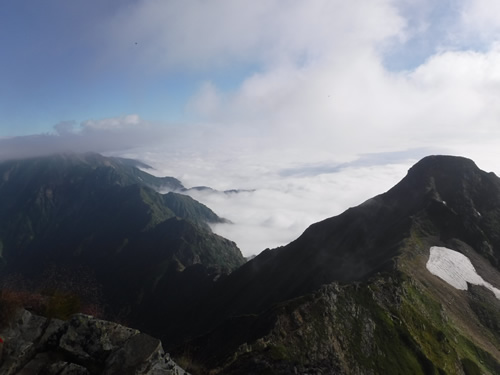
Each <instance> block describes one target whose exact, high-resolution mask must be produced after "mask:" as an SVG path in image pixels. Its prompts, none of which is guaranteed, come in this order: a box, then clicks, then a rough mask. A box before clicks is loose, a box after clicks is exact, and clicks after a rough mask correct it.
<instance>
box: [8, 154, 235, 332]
mask: <svg viewBox="0 0 500 375" xmlns="http://www.w3.org/2000/svg"><path fill="white" fill-rule="evenodd" d="M139 166H141V167H144V166H143V165H139ZM153 187H154V188H157V189H167V190H168V189H178V188H181V189H182V188H183V187H182V184H181V183H180V182H179V181H178V180H176V179H174V178H170V177H166V178H158V177H154V176H152V175H149V174H147V173H146V172H144V171H142V170H140V169H138V168H137V162H133V161H130V160H124V159H119V158H107V157H103V156H101V155H97V154H83V155H80V154H64V155H54V156H50V157H44V158H35V159H27V160H14V161H6V162H2V163H0V256H1V258H0V259H1V261H2V264H3V267H2V268H3V270H2V273H3V275H6V274H20V275H22V276H23V277H24V278H28V279H31V280H38V279H40V278H42V279H43V278H44V277H46V275H45V274H46V273H47V270H51V269H53V268H54V267H55V268H64V269H68V270H76V269H82V268H83V269H85V270H88V272H89V273H91V274H92V275H93V277H95V279H96V281H97V282H98V283H99V284H101V285H102V288H103V290H104V293H105V296H106V301H107V302H108V303H109V305H110V308H111V310H112V311H115V312H116V311H121V310H123V309H125V310H126V311H128V312H127V316H131V317H134V316H136V315H137V314H136V312H135V311H136V310H137V309H147V308H153V307H152V306H151V305H150V306H146V305H144V301H146V300H147V301H150V303H151V304H154V303H156V302H157V301H156V299H159V298H160V296H161V299H162V300H166V301H170V300H169V295H168V293H167V294H165V290H164V289H165V286H162V285H163V284H164V283H162V280H165V279H169V278H170V279H171V278H174V279H175V278H177V277H181V276H180V274H181V273H183V272H184V271H185V270H187V269H189V268H190V267H195V268H196V269H197V270H198V271H197V272H198V273H199V274H200V275H203V277H201V276H196V277H193V278H192V280H193V283H194V284H193V285H190V286H189V287H190V288H192V289H193V291H197V290H200V293H201V291H204V290H206V289H207V288H210V286H211V285H212V284H213V280H214V279H216V278H218V277H220V276H221V275H226V274H228V273H230V272H231V271H232V270H234V269H235V268H237V267H239V266H240V265H241V264H243V263H244V258H243V256H242V255H241V252H240V251H239V249H238V248H237V247H236V245H235V244H234V243H233V242H231V241H229V240H226V239H224V238H222V237H220V236H218V235H216V234H214V233H213V232H212V231H211V229H210V227H209V224H210V223H218V222H223V221H224V219H222V218H220V217H218V216H217V215H216V214H215V213H214V212H213V211H212V210H210V209H209V208H208V207H206V206H204V205H202V204H201V203H199V202H197V201H195V200H194V199H192V198H190V197H188V196H185V195H181V194H177V193H174V192H169V193H167V194H159V193H158V192H156V191H155V190H154V189H153ZM70 272H71V271H70ZM188 273H189V272H188ZM188 273H186V275H187V274H188ZM182 278H183V280H184V282H185V283H186V285H188V284H189V283H190V280H191V279H189V278H188V277H186V276H185V275H184V276H182ZM199 284H200V285H199ZM198 287H199V288H198ZM162 288H163V289H162ZM197 293H198V292H196V293H195V294H196V295H197ZM155 296H156V297H155ZM166 316H168V312H166ZM132 323H134V322H132ZM139 323H142V319H139V318H138V320H137V322H135V324H139ZM148 323H149V322H148ZM142 328H144V329H146V330H147V329H148V328H149V329H150V328H151V327H150V325H148V324H146V325H143V327H142Z"/></svg>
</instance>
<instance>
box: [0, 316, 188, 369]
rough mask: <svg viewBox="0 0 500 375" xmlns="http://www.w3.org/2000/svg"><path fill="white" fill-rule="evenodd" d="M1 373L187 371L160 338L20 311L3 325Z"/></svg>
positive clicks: (80, 318)
mask: <svg viewBox="0 0 500 375" xmlns="http://www.w3.org/2000/svg"><path fill="white" fill-rule="evenodd" d="M0 336H1V337H2V338H3V340H4V346H3V358H2V362H1V364H0V374H2V375H15V374H16V375H21V374H22V375H31V374H33V375H35V374H40V375H56V374H57V375H70V374H71V375H93V374H96V375H97V374H99V375H100V374H102V375H113V374H120V375H139V374H141V375H142V374H144V375H185V374H187V372H185V371H184V370H183V369H181V368H180V367H179V366H178V365H177V364H176V363H175V362H174V361H173V360H172V359H170V357H169V355H168V354H165V353H164V351H163V348H162V344H161V342H160V340H158V339H156V338H153V337H151V336H149V335H146V334H144V333H141V332H139V331H137V330H134V329H131V328H127V327H124V326H122V325H119V324H117V323H113V322H109V321H105V320H100V319H96V318H94V317H92V316H89V315H83V314H76V315H74V316H72V317H71V319H69V320H68V321H62V320H58V319H46V318H44V317H41V316H37V315H34V314H31V313H30V312H29V311H27V310H19V311H18V312H17V313H16V316H15V317H14V319H12V321H11V322H10V324H8V325H7V326H6V327H5V328H4V329H2V330H1V332H0Z"/></svg>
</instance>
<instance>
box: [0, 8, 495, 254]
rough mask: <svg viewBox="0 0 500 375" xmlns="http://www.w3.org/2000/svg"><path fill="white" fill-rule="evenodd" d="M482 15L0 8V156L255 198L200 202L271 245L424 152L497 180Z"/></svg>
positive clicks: (391, 179)
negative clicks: (97, 155)
mask: <svg viewBox="0 0 500 375" xmlns="http://www.w3.org/2000/svg"><path fill="white" fill-rule="evenodd" d="M498 14H500V2H498V1H497V0H457V1H451V0H443V1H434V0H355V1H345V0H309V1H303V0H266V1H255V2H248V1H244V0H212V1H207V0H192V1H186V0H123V1H116V0H99V1H97V0H95V1H92V0H72V1H66V0H45V1H33V0H6V1H4V2H3V3H2V7H1V11H0V51H1V58H0V159H5V158H17V157H26V156H35V155H41V154H47V153H52V152H59V151H96V152H101V153H105V154H114V155H124V156H129V157H137V158H140V159H142V160H145V161H147V162H150V163H151V164H153V165H154V166H155V167H156V168H157V173H158V174H168V175H172V176H175V177H178V178H180V179H181V180H182V181H183V182H184V183H185V184H186V185H187V186H192V185H209V186H212V187H214V188H218V189H231V188H246V189H257V191H259V193H256V194H255V195H252V194H250V193H249V194H250V195H251V196H248V197H246V199H245V200H244V201H241V202H239V201H234V200H233V201H230V202H229V201H227V200H224V199H220V197H219V198H217V197H198V198H199V199H205V201H206V202H207V204H208V203H209V205H210V206H211V207H213V208H214V209H216V211H217V210H218V211H221V212H223V213H225V214H226V215H227V216H230V217H229V219H231V220H232V221H235V222H237V221H238V218H237V217H232V215H233V216H237V214H238V213H240V214H241V212H242V210H244V209H246V210H248V207H250V206H252V207H253V211H251V210H249V211H248V212H247V213H248V215H246V216H245V215H243V216H244V217H245V218H246V219H245V220H243V221H244V225H243V224H242V225H241V226H239V227H238V225H236V226H233V227H230V229H228V228H229V227H226V228H224V229H220V230H222V231H224V230H226V229H227V230H229V231H230V232H229V234H227V233H225V234H227V235H228V236H229V237H230V238H231V236H233V238H238V243H240V242H241V243H246V245H245V247H246V248H251V249H252V251H257V250H255V249H258V248H260V247H261V246H264V240H269V243H270V245H269V246H271V244H282V243H283V242H285V241H287V240H289V239H292V238H293V236H294V235H296V234H297V233H299V232H300V230H303V229H305V227H306V226H307V225H308V223H309V224H310V223H311V222H313V221H316V220H319V219H321V218H324V217H325V216H327V215H328V214H329V212H331V213H332V214H333V213H338V211H339V210H342V209H343V208H346V207H348V206H349V205H350V204H356V202H358V203H359V201H361V200H363V199H367V198H369V197H370V196H371V195H373V194H376V193H379V192H381V191H383V190H384V189H387V188H389V187H390V186H391V184H393V183H395V182H396V181H397V180H398V179H400V178H402V177H403V176H402V174H404V171H405V170H406V169H408V167H409V166H410V165H411V163H414V162H415V161H416V160H418V158H420V157H422V156H424V155H426V154H429V153H442V154H458V155H463V156H466V157H470V158H472V159H474V160H475V161H476V162H477V163H478V164H479V166H480V167H482V168H484V169H487V170H492V171H495V172H497V173H498V172H499V170H500V168H498V166H497V160H499V158H500V152H499V151H498V150H500V147H499V142H500V127H499V122H500V121H499V120H500V43H499V42H500V18H499V17H498V16H497V15H498ZM291 171H292V172H293V173H291ZM379 175H380V176H382V177H380V176H379ZM384 176H385V177H384ZM339 179H343V181H346V182H349V183H350V184H351V185H350V186H349V187H347V185H345V184H340V185H339V182H338V180H339ZM363 179H364V180H367V179H368V180H369V181H372V183H371V184H370V187H369V188H367V187H366V186H365V183H364V182H362V181H363ZM318 186H322V187H323V188H321V189H319V188H318ZM339 186H341V188H342V189H347V190H348V191H349V192H344V193H345V194H347V195H345V194H344V195H342V194H339V193H338V192H337V191H336V190H335V189H338V188H339ZM318 189H319V190H318ZM266 192H267V193H266ZM331 192H336V193H335V194H332V193H331ZM350 192H352V194H351V193H350ZM356 192H357V193H356ZM306 193H307V194H306ZM309 194H310V195H309ZM325 200H328V201H329V202H331V208H328V207H325V204H324V201H325ZM230 207H238V211H237V212H236V211H231V209H230ZM290 207H297V210H296V211H293V212H290V211H289V210H290ZM310 207H316V208H315V209H314V210H313V211H314V212H312V211H307V210H308V209H309V208H310ZM252 228H253V229H252ZM252 230H255V231H263V230H272V231H273V233H270V234H269V235H268V236H267V235H266V236H258V235H256V234H255V232H253V231H252ZM244 233H248V234H249V235H247V236H246V237H245V236H244ZM278 233H282V235H280V236H277V234H278ZM240 237H241V238H242V239H240ZM249 237H251V238H261V237H262V238H263V240H262V241H260V242H259V243H258V244H256V243H254V244H250V242H251V238H249Z"/></svg>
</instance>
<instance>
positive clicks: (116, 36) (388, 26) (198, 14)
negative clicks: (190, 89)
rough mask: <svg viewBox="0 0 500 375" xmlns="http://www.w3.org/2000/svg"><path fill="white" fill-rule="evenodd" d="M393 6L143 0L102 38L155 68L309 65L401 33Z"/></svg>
mask: <svg viewBox="0 0 500 375" xmlns="http://www.w3.org/2000/svg"><path fill="white" fill-rule="evenodd" d="M392 3H393V2H392V1H390V0H375V1H374V0H359V1H356V2H346V1H341V0H311V1H307V2H303V1H300V0H291V1H287V2H286V4H285V3H283V2H282V1H280V0H270V1H265V2H259V1H258V2H248V1H243V0H235V1H227V0H214V1H210V2H205V1H199V0H198V1H192V2H189V3H186V2H185V1H182V0H171V1H160V0H148V1H145V0H143V1H137V2H136V3H134V4H132V5H130V6H129V7H126V8H123V9H122V11H121V12H119V13H118V14H117V15H116V16H115V17H114V18H113V19H112V21H111V22H109V23H108V24H107V25H104V26H103V27H102V29H100V30H99V34H100V35H103V36H104V38H106V40H107V42H108V43H107V44H106V48H107V49H108V50H109V52H110V56H111V57H113V58H116V57H124V56H126V58H127V59H131V60H134V61H135V62H136V63H137V62H138V63H141V64H143V63H146V64H147V65H148V66H151V65H153V64H157V68H165V67H167V68H171V67H181V66H182V67H183V68H186V67H191V68H201V69H207V68H209V67H213V66H227V65H228V64H230V63H234V62H239V63H244V64H247V63H248V64H255V63H264V64H266V65H268V64H277V63H282V62H287V61H293V62H298V61H302V60H306V61H308V60H315V59H317V58H322V56H323V55H324V54H325V53H327V54H331V53H332V52H335V51H340V52H341V53H342V54H344V53H346V49H357V48H363V47H366V46H370V47H371V45H372V43H374V42H378V41H381V40H383V39H385V38H387V37H388V36H393V35H395V34H397V33H398V32H399V31H400V30H401V28H403V27H404V25H405V22H404V20H403V19H402V18H401V17H400V16H399V15H398V13H397V12H396V10H395V9H394V7H393V6H392ZM136 43H137V44H136Z"/></svg>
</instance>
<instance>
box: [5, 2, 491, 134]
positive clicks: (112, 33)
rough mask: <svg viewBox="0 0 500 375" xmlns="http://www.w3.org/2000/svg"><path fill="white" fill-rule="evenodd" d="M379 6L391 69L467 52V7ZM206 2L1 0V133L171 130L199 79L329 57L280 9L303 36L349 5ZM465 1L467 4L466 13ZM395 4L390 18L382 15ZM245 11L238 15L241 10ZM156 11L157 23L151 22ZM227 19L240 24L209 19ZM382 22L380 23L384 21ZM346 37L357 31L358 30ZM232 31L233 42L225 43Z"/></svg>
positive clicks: (227, 86) (320, 33)
mask: <svg viewBox="0 0 500 375" xmlns="http://www.w3.org/2000/svg"><path fill="white" fill-rule="evenodd" d="M354 3H356V2H354ZM374 3H375V4H377V5H379V8H386V9H384V11H385V12H384V11H382V12H380V17H381V18H382V17H387V18H388V22H389V23H390V22H394V23H397V22H398V20H395V19H394V18H396V17H398V16H399V17H400V18H401V19H400V20H399V22H400V23H401V26H399V30H394V31H393V32H391V31H390V30H388V31H385V32H384V31H382V32H381V34H382V35H381V37H379V38H378V39H377V38H374V39H373V41H372V43H373V44H374V45H376V44H378V48H379V49H380V58H381V60H382V62H383V64H384V66H385V67H386V68H387V69H389V70H390V71H397V70H405V69H414V68H415V67H417V66H418V65H420V64H422V63H423V62H424V61H425V60H426V59H427V58H429V56H432V55H433V54H434V53H435V52H436V50H437V49H439V48H443V47H451V48H455V49H460V48H463V47H469V45H470V40H469V36H467V38H465V37H463V40H462V43H461V42H460V41H458V42H457V41H456V40H453V36H454V35H456V34H457V33H458V31H457V32H455V33H453V30H452V29H453V28H457V29H458V28H459V24H460V12H461V11H462V10H461V9H460V5H457V4H460V2H451V1H442V2H435V3H437V4H433V2H430V1H426V0H420V1H411V0H404V1H399V2H398V1H395V2H389V1H376V2H374ZM187 4H190V5H187ZM207 4H209V3H208V2H204V1H193V2H188V3H184V4H183V3H182V2H180V1H169V0H166V1H154V0H152V1H130V0H128V1H120V2H118V1H82V0H76V1H70V2H68V1H64V0H48V1H44V2H37V1H27V0H18V1H6V2H4V4H3V5H2V12H1V13H0V24H1V26H0V27H1V33H0V42H1V44H2V46H3V47H2V50H3V53H2V55H3V56H4V58H2V60H1V61H0V79H1V81H2V88H1V91H0V95H1V97H0V99H1V103H2V104H1V112H0V127H1V135H3V136H15V135H27V134H35V133H39V132H47V131H52V127H53V126H54V125H55V124H57V123H58V122H60V121H65V120H74V121H76V122H82V121H86V120H89V119H93V120H97V119H100V118H110V117H116V116H123V115H127V114H131V113H134V114H138V115H139V116H141V118H144V119H147V120H150V121H161V122H164V123H165V124H167V123H169V122H176V123H177V122H183V121H189V120H191V119H192V117H191V116H190V115H193V114H192V113H189V111H186V109H185V107H186V103H187V102H188V101H189V99H190V98H191V97H193V95H195V93H196V90H197V89H198V88H199V87H200V86H201V85H202V84H203V83H204V82H207V81H209V82H212V83H213V84H215V85H216V86H217V88H218V89H219V90H222V91H225V90H234V89H237V87H238V85H240V84H241V83H242V82H243V81H244V80H245V79H247V78H248V77H251V76H252V75H253V74H255V73H256V72H260V71H265V70H266V69H269V68H270V66H271V65H272V64H279V63H283V64H294V65H296V66H300V64H301V62H300V60H301V59H303V62H302V64H305V65H307V64H309V63H311V61H312V60H313V59H314V58H323V56H321V55H326V54H327V53H325V52H323V51H318V50H315V48H317V49H319V48H323V47H324V46H325V45H326V44H325V43H323V42H324V41H322V40H321V39H322V38H325V37H328V36H329V32H328V31H325V30H322V29H321V28H319V27H318V29H317V30H312V32H311V35H307V36H306V37H305V38H304V41H299V42H297V43H296V45H294V43H295V40H294V39H296V38H297V35H295V33H294V30H290V31H292V32H290V33H289V34H287V32H288V31H289V30H288V29H287V28H288V27H289V24H287V22H286V21H285V22H283V21H281V24H280V23H277V24H276V25H273V18H279V17H280V16H282V14H280V13H285V16H288V17H289V19H290V23H291V24H294V23H293V21H295V20H294V17H295V18H297V20H296V22H297V24H294V25H297V26H298V27H300V28H303V29H304V30H306V32H307V30H308V28H309V27H310V26H311V25H314V23H315V16H317V14H316V13H315V12H321V11H322V9H321V7H324V8H325V10H326V11H332V10H333V11H334V10H335V9H338V10H339V12H342V10H343V9H342V8H346V7H345V6H342V5H341V3H339V4H335V2H332V4H334V5H335V6H334V7H331V6H329V7H328V6H325V2H322V1H313V2H312V3H311V5H310V6H309V8H311V9H312V11H311V14H310V17H297V12H303V11H304V10H303V9H302V8H303V6H301V5H298V4H297V2H293V1H292V2H290V3H287V2H285V1H274V2H269V4H271V5H270V6H261V7H260V8H262V9H258V8H259V6H254V7H253V8H256V9H247V8H249V7H248V6H247V5H243V4H244V3H243V2H238V1H236V2H229V1H215V2H213V3H212V4H213V5H211V6H210V5H207ZM230 4H239V5H230ZM464 4H465V2H462V6H465V5H464ZM287 6H289V8H296V9H291V10H290V11H289V12H288V14H287V12H282V10H283V9H284V8H286V7H287ZM354 7H356V5H355V6H354ZM357 7H358V8H363V7H366V8H367V14H366V16H367V17H368V16H369V14H368V12H369V11H370V10H369V9H368V7H367V6H366V4H365V3H364V2H363V1H361V2H359V5H357ZM391 7H392V9H393V10H394V11H393V14H390V13H391V12H390V11H387V8H391ZM197 8H198V9H197ZM205 8H212V9H214V12H215V11H217V12H218V14H219V16H220V17H218V16H217V15H213V14H212V15H211V14H208V15H207V17H206V18H204V17H203V13H202V12H203V11H205ZM250 8H252V7H250ZM327 8H328V9H327ZM332 8H333V9H332ZM347 8H348V7H347ZM240 9H241V12H242V14H238V12H240ZM245 11H248V12H249V13H250V18H251V20H252V21H254V22H255V25H252V24H250V25H245V26H244V27H238V25H237V23H238V22H239V21H240V20H241V19H244V18H245V14H244V12H245ZM345 11H346V15H345V17H349V15H351V13H352V14H353V15H355V16H359V15H357V14H356V13H357V12H353V11H351V10H349V9H346V10H345ZM148 12H150V13H148ZM156 12H157V13H156ZM273 12H274V13H273ZM162 13H163V14H162ZM200 13H202V14H200ZM153 14H154V20H152V21H151V19H148V16H149V17H153ZM177 16H179V17H180V18H182V17H184V18H185V23H183V20H182V19H180V20H178V21H179V22H178V23H176V24H175V25H173V26H171V27H170V26H169V25H168V23H169V22H172V20H173V19H175V18H176V17H177ZM232 17H234V23H232V22H230V21H229V22H228V21H225V22H223V23H222V24H220V25H217V24H210V22H214V23H217V21H220V20H221V18H223V19H227V18H229V19H231V18H232ZM389 18H390V19H389ZM162 21H164V22H165V24H167V25H165V24H162ZM379 21H381V23H383V19H380V20H379ZM190 22H191V23H190ZM203 22H207V23H208V24H207V25H204V24H203ZM299 22H300V23H299ZM332 22H335V19H332ZM360 22H362V20H360ZM235 23H236V24H235ZM252 26H255V28H256V29H253V28H252ZM273 26H276V30H275V29H274V28H273ZM327 26H328V25H327ZM346 26H347V27H348V25H346ZM375 26H377V27H380V25H375ZM219 27H220V28H221V29H220V31H217V29H218V28H219ZM259 27H263V28H264V29H266V28H267V30H264V31H266V32H270V33H271V32H273V33H276V34H277V36H276V38H273V36H266V35H258V36H257V37H255V38H254V40H252V38H249V37H248V34H251V33H255V34H259V30H258V28H259ZM197 28H199V30H198V32H199V34H198V35H197V34H196V33H197V30H196V29H197ZM394 28H398V26H397V25H396V26H394ZM332 29H335V27H334V26H333V27H332ZM190 30H191V31H190ZM207 30H208V31H209V33H208V34H206V33H205V31H207ZM213 30H216V31H213ZM335 31H336V30H333V31H332V32H335ZM345 32H346V33H352V34H354V33H356V30H355V29H353V30H345ZM362 32H365V31H364V30H362V31H361V34H362ZM447 32H450V33H452V35H447ZM315 33H317V35H315ZM384 33H385V34H384ZM170 34H171V35H173V36H172V37H170V36H169V35H170ZM227 34H229V35H231V34H234V37H233V38H228V37H227ZM361 36H363V35H361ZM287 38H289V40H287ZM316 38H317V39H316ZM353 39H354V38H353ZM315 40H319V41H320V42H319V43H318V45H317V46H314V45H313V46H311V48H309V46H307V43H311V41H312V42H314V41H315ZM355 42H356V40H353V43H355ZM301 43H302V44H301ZM486 43H487V41H486ZM287 44H288V45H289V48H288V49H287V47H286V45H287ZM334 44H335V43H334ZM440 44H443V45H440ZM483 44H484V41H482V40H479V39H477V40H476V43H475V47H478V48H480V47H482V46H483ZM183 45H185V48H182V46H183ZM205 45H208V47H205ZM244 48H247V51H245V50H244ZM280 48H281V49H282V51H280ZM332 48H339V53H342V48H345V47H344V46H340V47H338V46H335V45H333V46H332ZM270 49H276V51H278V52H279V53H281V54H282V56H276V57H275V56H272V51H270ZM169 50H171V51H172V52H171V53H170V52H169ZM315 54H317V55H320V56H319V57H317V56H314V55H315ZM279 59H281V61H279ZM165 126H167V125H165Z"/></svg>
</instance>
